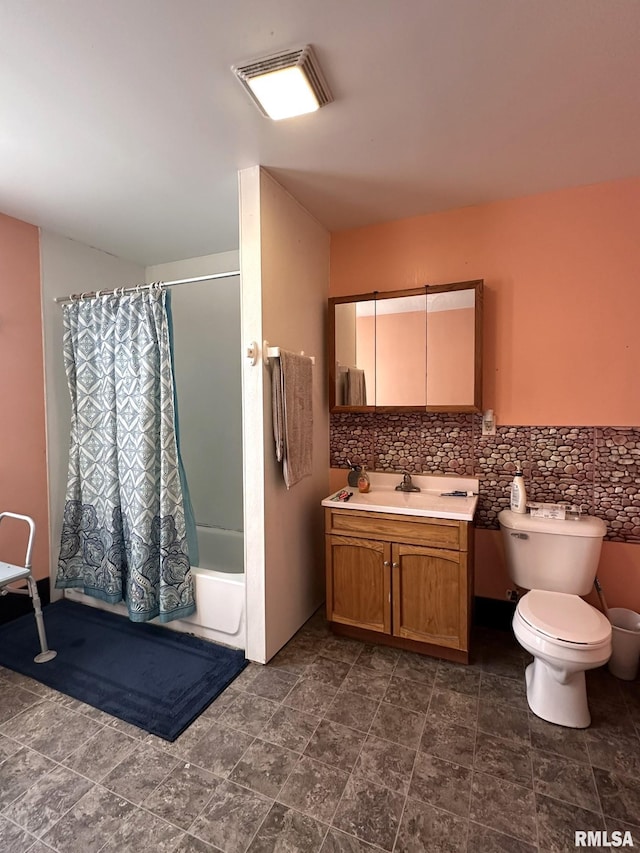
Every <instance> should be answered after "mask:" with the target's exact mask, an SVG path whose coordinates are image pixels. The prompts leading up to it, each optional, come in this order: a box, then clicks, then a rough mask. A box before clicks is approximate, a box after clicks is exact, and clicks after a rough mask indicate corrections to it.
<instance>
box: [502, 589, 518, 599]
mask: <svg viewBox="0 0 640 853" xmlns="http://www.w3.org/2000/svg"><path fill="white" fill-rule="evenodd" d="M505 598H506V599H507V601H517V600H518V593H517V591H516V590H515V589H508V590H507V591H506V593H505Z"/></svg>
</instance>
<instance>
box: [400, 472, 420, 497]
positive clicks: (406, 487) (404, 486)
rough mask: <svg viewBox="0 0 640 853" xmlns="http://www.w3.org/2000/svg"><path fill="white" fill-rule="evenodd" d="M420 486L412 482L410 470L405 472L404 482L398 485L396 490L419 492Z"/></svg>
mask: <svg viewBox="0 0 640 853" xmlns="http://www.w3.org/2000/svg"><path fill="white" fill-rule="evenodd" d="M419 491H420V486H414V485H413V483H412V482H411V474H410V473H409V472H408V471H405V472H404V476H403V478H402V482H401V483H398V485H397V486H396V492H419Z"/></svg>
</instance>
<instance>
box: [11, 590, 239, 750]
mask: <svg viewBox="0 0 640 853" xmlns="http://www.w3.org/2000/svg"><path fill="white" fill-rule="evenodd" d="M43 613H44V621H45V628H46V632H47V640H48V644H49V648H51V649H55V650H56V651H57V653H58V655H57V657H56V658H54V659H53V660H52V661H49V663H41V664H37V663H34V660H33V658H34V656H35V655H36V654H37V653H38V652H39V651H40V647H39V644H38V634H37V631H36V623H35V619H34V617H33V614H32V613H31V614H29V615H27V616H21V617H20V618H19V619H15V620H14V621H13V622H9V623H8V624H6V625H3V626H2V627H0V665H2V666H5V667H7V668H8V669H13V670H15V671H16V672H21V673H22V674H23V675H28V676H30V677H31V678H35V679H36V680H37V681H39V682H41V683H42V684H46V685H48V686H49V687H53V688H54V689H55V690H59V691H60V692H61V693H66V694H67V695H68V696H73V697H74V698H75V699H79V700H80V701H81V702H86V703H87V704H88V705H92V706H93V707H94V708H99V709H100V710H101V711H106V712H107V714H112V715H113V716H114V717H118V718H119V719H121V720H124V721H125V722H127V723H133V724H134V725H135V726H138V727H139V728H141V729H144V730H145V731H147V732H150V733H151V734H154V735H158V737H161V738H164V739H165V740H169V741H173V740H175V739H176V738H177V737H178V735H179V734H180V733H181V732H182V731H184V729H186V727H187V726H188V725H189V723H191V722H192V721H193V720H194V719H195V718H196V717H197V716H198V715H199V714H201V713H202V711H204V709H205V708H206V707H207V706H208V705H209V704H210V703H211V702H212V701H213V700H214V699H215V698H216V696H218V695H219V694H220V693H221V692H222V691H223V690H224V689H225V687H227V686H228V685H229V684H230V683H231V682H232V681H233V679H234V678H236V677H237V676H238V675H239V674H240V673H241V672H242V670H243V669H244V668H245V666H246V665H247V663H248V661H247V660H245V657H244V652H242V651H238V650H236V649H228V648H226V646H218V645H215V644H214V643H209V642H207V641H206V640H200V639H198V638H197V637H192V636H190V635H189V634H180V633H178V632H177V631H170V630H168V629H167V628H160V627H157V626H156V625H148V624H140V623H134V622H130V621H129V620H128V619H127V618H126V617H124V616H115V615H114V614H112V613H106V612H104V611H102V610H97V609H96V608H94V607H88V606H85V605H83V604H76V603H75V602H72V601H66V600H64V599H63V600H62V601H58V602H56V603H55V604H50V605H49V606H48V607H45V608H44V610H43Z"/></svg>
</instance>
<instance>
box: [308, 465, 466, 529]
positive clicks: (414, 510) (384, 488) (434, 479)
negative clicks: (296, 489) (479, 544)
mask: <svg viewBox="0 0 640 853" xmlns="http://www.w3.org/2000/svg"><path fill="white" fill-rule="evenodd" d="M346 473H347V472H345V480H346ZM367 473H369V478H370V480H371V488H370V490H369V491H368V492H364V493H363V492H359V491H358V488H357V487H354V486H346V485H345V486H344V489H345V490H346V491H347V492H352V496H351V497H350V498H349V500H348V501H339V500H335V496H336V495H337V494H339V492H341V491H342V489H338V491H337V492H334V493H333V494H331V495H329V496H328V497H326V498H325V499H324V500H323V501H322V506H326V507H333V508H334V509H335V508H339V509H348V510H349V509H350V510H360V511H363V510H364V511H366V512H390V513H396V514H398V515H417V516H423V517H425V518H450V519H454V520H457V521H472V520H473V516H474V513H475V511H476V507H477V505H478V495H477V492H478V480H477V479H474V478H473V477H450V476H437V475H429V474H415V475H412V477H411V479H412V482H413V483H414V485H416V486H419V487H420V491H419V492H400V491H396V486H397V485H398V483H400V482H401V481H402V474H380V473H377V472H367ZM455 490H460V491H465V492H467V491H468V492H474V493H475V494H474V495H472V496H470V497H446V496H443V495H442V492H452V491H455Z"/></svg>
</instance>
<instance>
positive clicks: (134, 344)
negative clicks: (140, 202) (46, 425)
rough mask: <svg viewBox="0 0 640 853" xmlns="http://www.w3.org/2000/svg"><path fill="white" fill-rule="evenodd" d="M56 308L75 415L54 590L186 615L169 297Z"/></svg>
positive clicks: (185, 505)
mask: <svg viewBox="0 0 640 853" xmlns="http://www.w3.org/2000/svg"><path fill="white" fill-rule="evenodd" d="M63 311H64V363H65V370H66V373H67V381H68V384H69V393H70V395H71V408H72V414H71V441H70V450H69V476H68V481H67V495H66V504H65V509H64V518H63V527H62V541H61V547H60V558H59V561H58V573H57V579H56V587H57V588H59V589H64V588H69V587H72V588H80V589H82V590H83V591H84V592H85V593H87V594H88V595H91V596H94V597H95V598H99V599H102V600H103V601H107V602H109V603H111V604H115V603H117V602H119V601H124V602H125V603H126V605H127V609H128V611H129V618H130V619H131V620H132V621H134V622H145V621H147V620H149V619H153V618H155V617H158V618H159V620H160V621H162V622H168V621H170V620H172V619H182V618H184V617H185V616H189V615H190V614H191V613H193V612H194V610H195V602H194V595H193V580H192V576H191V569H190V563H189V544H191V541H193V542H195V524H194V522H193V515H192V513H191V507H190V502H189V497H188V492H187V490H186V480H185V478H184V472H183V471H182V465H181V461H180V455H179V450H178V441H177V422H176V403H175V392H174V385H173V367H172V360H171V315H170V301H169V294H168V293H167V292H166V291H165V290H163V289H161V288H159V287H152V288H150V289H144V290H141V291H140V292H135V293H131V294H127V295H120V296H118V295H116V294H109V295H105V296H97V297H96V298H93V299H87V300H83V299H81V300H76V301H73V302H71V303H70V304H68V305H65V306H64V308H63ZM187 524H189V525H190V527H191V529H192V533H193V536H191V535H189V536H188V535H187ZM190 532H191V531H190ZM188 539H189V544H188V542H187V540H188ZM192 557H193V558H194V559H195V555H193V553H192Z"/></svg>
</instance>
